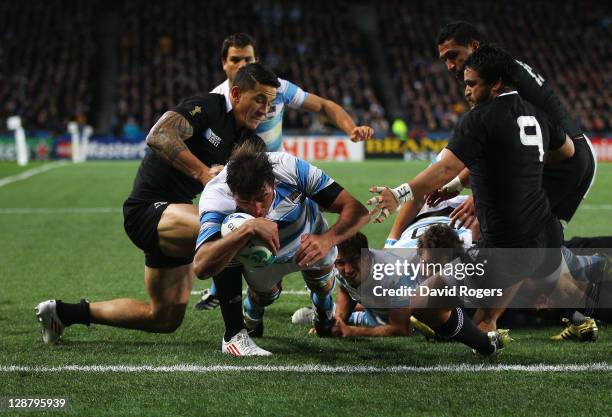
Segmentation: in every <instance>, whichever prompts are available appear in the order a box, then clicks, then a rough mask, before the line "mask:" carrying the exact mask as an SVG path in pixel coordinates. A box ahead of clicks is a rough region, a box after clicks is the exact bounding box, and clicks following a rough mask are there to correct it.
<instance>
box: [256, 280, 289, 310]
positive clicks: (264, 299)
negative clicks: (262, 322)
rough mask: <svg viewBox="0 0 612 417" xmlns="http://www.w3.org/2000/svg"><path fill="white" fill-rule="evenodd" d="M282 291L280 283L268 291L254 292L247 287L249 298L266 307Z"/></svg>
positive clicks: (276, 298)
mask: <svg viewBox="0 0 612 417" xmlns="http://www.w3.org/2000/svg"><path fill="white" fill-rule="evenodd" d="M282 291H283V287H282V286H281V285H277V286H275V287H274V288H272V289H271V290H270V291H269V292H255V291H253V290H252V289H250V288H249V289H248V292H249V298H251V300H253V301H255V303H257V304H258V305H260V306H262V307H267V306H269V305H270V304H272V303H273V302H274V301H276V300H278V298H279V297H280V295H281V292H282Z"/></svg>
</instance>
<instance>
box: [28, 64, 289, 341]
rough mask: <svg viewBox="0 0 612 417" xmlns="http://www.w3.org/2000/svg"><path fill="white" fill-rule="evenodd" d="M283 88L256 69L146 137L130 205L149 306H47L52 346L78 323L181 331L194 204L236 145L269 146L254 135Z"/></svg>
mask: <svg viewBox="0 0 612 417" xmlns="http://www.w3.org/2000/svg"><path fill="white" fill-rule="evenodd" d="M278 87H279V83H278V78H277V76H276V75H275V74H274V73H273V72H272V71H270V70H269V69H267V68H265V67H264V66H263V65H261V64H258V63H254V64H250V65H248V66H245V67H244V68H242V69H241V70H240V71H238V73H237V74H236V79H235V83H234V85H233V87H232V89H231V93H230V95H229V96H220V95H218V94H206V95H204V96H200V97H192V98H188V99H186V100H184V101H182V102H181V103H180V104H179V105H178V106H177V107H175V108H174V109H173V110H171V111H167V112H166V113H164V115H163V116H162V117H161V118H160V119H159V120H158V122H157V123H156V124H155V125H154V126H153V128H152V129H151V131H150V132H149V134H148V136H147V139H146V141H147V144H148V145H149V147H150V148H151V149H150V151H149V152H148V153H147V154H146V156H145V157H144V159H143V161H142V163H141V164H140V168H139V170H138V173H137V174H136V179H135V180H134V186H133V189H132V192H131V194H130V196H129V197H128V199H127V200H126V201H125V203H124V206H123V213H124V226H125V230H126V232H127V235H128V236H129V237H130V239H131V240H132V241H133V242H134V244H135V245H136V246H138V247H139V248H140V249H141V250H142V251H143V252H144V255H145V272H144V278H145V287H146V289H147V292H148V294H149V297H150V302H149V303H146V302H143V301H139V300H133V299H125V298H124V299H116V300H111V301H101V302H93V303H90V302H89V301H86V300H81V302H80V303H77V304H69V303H64V302H62V301H60V300H49V301H45V302H42V303H40V304H39V305H38V306H37V307H36V314H37V316H38V319H39V321H40V322H41V325H42V337H43V341H44V342H45V343H54V342H57V341H58V339H59V338H60V336H61V335H62V332H63V330H64V328H65V327H66V326H70V325H72V324H85V325H89V324H90V323H96V324H105V325H109V326H115V327H122V328H129V329H137V330H143V331H147V332H156V333H170V332H173V331H175V330H176V329H177V328H178V327H179V326H180V324H181V322H182V320H183V317H184V315H185V309H186V306H187V303H188V301H189V297H190V294H191V288H192V284H193V280H194V272H193V266H192V260H193V255H194V244H195V241H196V237H197V235H198V230H199V220H198V219H199V218H198V211H197V208H196V206H194V205H193V204H192V200H193V199H194V198H195V197H196V195H197V194H198V193H200V192H201V191H202V188H203V187H204V185H206V184H207V183H208V181H209V180H210V179H211V178H212V177H213V175H214V172H213V167H214V166H215V165H217V164H225V163H226V161H227V159H228V158H229V156H230V153H231V151H232V149H233V148H234V146H235V145H236V144H240V143H244V142H249V143H250V142H254V143H259V144H260V146H262V147H263V142H262V141H261V139H259V138H257V136H256V135H255V134H254V129H255V128H256V127H257V126H258V125H259V123H261V121H263V120H264V118H265V115H266V114H267V113H268V111H269V109H270V106H271V105H272V102H273V101H274V98H275V96H276V89H277V88H278ZM216 272H219V271H216Z"/></svg>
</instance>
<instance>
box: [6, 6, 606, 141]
mask: <svg viewBox="0 0 612 417" xmlns="http://www.w3.org/2000/svg"><path fill="white" fill-rule="evenodd" d="M101 4H102V3H100V2H95V1H93V2H76V1H70V0H53V1H52V2H51V6H52V7H49V3H48V2H45V3H43V2H27V3H18V4H10V3H2V4H0V23H2V27H3V31H2V35H1V36H2V42H0V60H1V62H2V63H3V65H2V66H0V81H1V82H0V101H1V103H2V105H1V106H0V115H1V116H2V118H3V119H4V118H6V117H8V116H10V115H14V114H19V115H21V116H22V118H23V119H24V124H25V125H26V128H27V129H28V130H51V131H62V132H63V131H64V130H65V126H66V122H67V121H69V120H77V121H78V122H79V123H81V124H84V123H90V124H92V122H94V121H95V119H96V118H95V116H96V115H97V112H98V111H99V110H100V109H99V106H94V102H95V98H96V94H99V92H98V91H96V85H97V84H96V82H97V79H96V76H97V74H98V71H99V68H100V67H99V65H98V64H99V61H100V60H101V59H102V58H101V56H102V55H101V51H100V48H99V45H100V43H101V42H102V40H101V39H100V37H101V35H100V32H101V31H100V30H99V29H100V28H99V26H100V25H101V23H100V21H96V16H97V14H98V13H99V9H100V8H101ZM366 4H367V3H366ZM354 6H355V5H354V4H353V3H351V2H347V1H339V2H331V3H330V2H327V3H321V2H315V3H313V4H309V5H308V6H306V5H304V4H303V3H300V2H292V1H283V0H267V1H262V2H248V1H244V0H237V1H235V2H233V3H232V7H231V8H230V7H227V5H226V4H225V3H223V2H220V1H209V2H207V3H206V10H205V11H204V10H203V9H202V4H201V3H200V2H197V1H194V0H179V1H177V2H173V3H172V4H170V3H167V2H161V1H150V2H145V1H143V0H129V1H126V2H123V3H122V5H121V6H120V9H119V11H118V12H117V14H116V15H117V17H118V19H119V25H118V26H119V28H120V30H119V33H118V35H117V36H118V47H117V74H116V79H117V82H116V84H115V85H116V91H115V92H114V97H115V99H114V101H113V103H114V107H115V111H114V117H115V120H114V121H113V123H112V124H113V126H114V133H117V134H121V132H122V131H125V132H134V131H135V132H139V131H140V132H144V131H147V130H148V129H149V128H150V127H151V126H152V125H153V123H154V121H155V120H157V119H158V118H159V116H161V114H162V112H163V110H164V109H167V108H170V107H172V106H173V105H175V104H176V103H177V102H178V101H179V100H180V98H182V97H186V96H190V95H193V94H197V93H200V92H204V91H209V90H211V89H212V88H213V87H214V86H216V85H218V84H219V83H220V82H221V81H223V80H224V73H223V71H222V68H221V64H220V50H219V45H220V44H221V41H222V40H223V38H225V37H226V36H227V35H228V34H230V33H234V32H247V33H251V34H253V35H254V36H255V37H256V39H257V41H258V43H259V52H260V57H259V58H260V59H261V61H262V62H264V63H266V64H267V65H268V66H270V67H271V68H273V69H274V70H275V71H276V73H277V74H278V75H279V76H280V77H282V78H285V79H287V80H290V81H292V82H294V83H296V84H297V85H299V86H300V87H302V88H303V89H304V90H305V91H312V92H315V93H316V94H318V95H320V96H322V97H325V98H329V99H331V100H333V101H335V102H337V103H338V104H340V105H342V106H343V107H344V108H345V109H347V111H348V112H349V114H350V115H351V116H352V117H353V118H354V119H355V120H356V121H357V122H358V123H359V124H366V125H371V126H372V127H374V129H375V130H376V132H377V133H378V135H381V134H382V135H384V134H386V133H387V131H388V130H389V123H390V122H391V121H392V120H391V119H392V115H391V114H390V111H389V103H385V102H384V100H383V99H382V97H383V96H385V95H384V94H382V93H383V92H382V91H381V89H382V88H383V87H382V86H383V84H384V83H381V82H378V81H379V80H376V77H379V76H380V74H379V73H377V72H376V71H375V70H374V68H375V65H373V64H375V63H373V62H372V60H373V58H372V53H371V51H370V50H369V49H368V45H371V44H372V43H371V42H365V41H366V37H367V36H373V35H372V34H365V33H364V32H363V30H362V29H359V28H358V27H357V24H356V22H355V20H354V19H352V18H351V16H352V15H353V11H354V10H353V7H354ZM376 12H377V14H378V16H377V19H376V23H377V31H375V32H373V33H374V34H376V36H377V37H378V41H379V44H380V45H382V46H384V55H385V56H386V59H387V63H386V65H387V66H388V67H389V68H390V74H391V77H392V82H391V85H392V86H393V91H391V92H390V93H391V96H393V95H395V96H396V97H395V98H396V99H397V101H398V102H399V104H400V113H401V114H400V115H399V116H400V117H401V118H402V119H403V120H405V122H406V123H407V124H408V126H409V127H410V128H411V129H415V128H416V129H425V130H427V131H440V130H443V131H448V130H450V129H451V128H452V127H453V126H454V124H455V123H456V122H457V120H458V118H459V116H460V115H461V114H462V113H464V112H465V111H466V110H467V104H466V102H465V100H464V98H463V91H462V88H461V87H460V86H459V85H457V83H455V82H454V80H452V79H451V76H449V75H448V74H446V71H445V68H444V64H443V63H442V62H441V61H440V60H439V58H438V52H437V49H436V44H435V43H436V42H435V36H436V31H437V28H439V27H440V26H441V25H442V24H444V23H446V22H448V21H450V20H455V19H465V20H469V21H472V22H476V23H477V25H478V27H479V28H480V29H481V30H482V31H483V32H484V33H485V34H486V35H487V37H488V38H489V40H490V41H492V42H496V43H499V44H501V45H504V46H505V47H506V48H507V49H508V50H509V51H510V52H511V53H513V54H514V55H515V56H516V57H517V58H519V59H524V60H525V62H529V63H531V65H534V66H535V69H536V70H537V71H538V72H539V73H541V74H542V75H543V76H544V77H545V78H546V79H547V80H548V81H550V82H552V83H553V85H554V87H555V89H556V90H557V91H558V92H559V96H560V97H562V100H563V104H564V105H565V106H566V107H567V108H569V109H571V111H572V113H573V114H574V115H576V117H578V118H579V119H580V122H581V124H582V125H583V127H584V129H585V130H586V131H587V132H590V133H605V132H609V131H612V112H611V106H612V95H611V94H612V93H610V88H609V85H610V82H611V79H610V77H611V75H610V74H612V62H611V61H610V59H609V51H608V50H609V46H608V43H609V42H608V41H607V39H610V30H611V29H610V24H611V23H612V16H611V15H610V13H609V10H608V9H606V8H605V5H604V4H603V3H600V2H597V1H594V0H586V1H583V2H577V1H569V2H564V3H563V4H562V5H560V6H559V7H556V8H555V13H554V14H551V13H550V3H549V2H546V1H543V0H538V1H535V2H528V3H526V2H519V1H508V2H494V3H490V2H487V1H484V0H476V1H473V2H471V3H470V5H469V7H462V8H458V7H456V6H455V4H454V3H453V2H450V1H448V0H435V1H431V2H402V1H399V0H390V1H385V2H383V3H380V5H376ZM221 17H222V18H221ZM542 22H547V24H542ZM553 45H554V46H553ZM387 93H389V92H387ZM387 95H388V94H387ZM285 127H286V128H287V129H294V130H299V131H301V132H311V133H324V132H327V131H329V130H330V127H329V125H327V124H326V123H325V121H324V120H320V118H318V117H314V116H313V115H311V114H308V113H298V112H295V111H293V110H289V111H288V112H287V115H286V118H285ZM124 128H125V129H124Z"/></svg>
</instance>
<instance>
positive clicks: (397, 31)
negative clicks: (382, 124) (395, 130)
mask: <svg viewBox="0 0 612 417" xmlns="http://www.w3.org/2000/svg"><path fill="white" fill-rule="evenodd" d="M550 7H551V4H550V2H547V1H530V2H520V1H506V2H488V1H484V0H482V1H481V0H477V1H473V2H470V7H457V5H456V3H454V2H450V1H447V0H434V1H428V2H402V1H399V0H392V1H386V2H383V3H381V7H380V19H379V27H380V29H381V32H382V37H383V42H384V44H385V45H386V46H387V48H388V49H387V50H388V55H389V64H390V67H391V69H392V74H393V75H392V76H393V81H394V85H395V86H396V88H397V91H398V92H399V95H400V97H399V98H400V102H401V106H402V109H403V111H404V115H403V116H404V118H405V119H406V120H407V122H408V123H409V124H414V125H419V126H421V127H423V128H426V129H428V130H430V131H431V130H449V129H451V128H452V127H453V126H454V124H455V123H456V121H457V119H458V116H459V115H460V114H462V113H463V112H465V110H467V107H466V103H465V100H464V98H463V91H462V89H461V88H459V87H458V86H457V83H455V82H454V80H453V79H452V78H451V77H450V76H448V75H446V74H445V72H446V71H445V68H444V64H443V63H442V62H441V61H440V60H439V59H438V51H437V49H436V45H435V39H436V34H437V31H438V28H440V27H441V26H442V25H444V24H445V23H447V22H448V21H451V20H458V19H459V20H467V21H470V22H478V24H477V25H478V27H479V29H480V30H481V31H482V32H483V33H485V35H486V36H487V37H488V39H489V41H490V42H493V43H496V44H499V45H503V46H504V47H505V48H507V49H508V51H509V52H510V53H512V54H513V55H514V56H515V57H516V58H517V59H519V60H524V61H525V62H529V63H530V65H534V66H535V68H534V69H535V70H536V71H537V72H539V73H540V74H542V75H543V76H544V78H547V80H548V81H550V82H552V83H553V85H554V87H555V89H556V90H557V91H558V93H559V96H560V97H561V99H562V101H563V104H564V106H565V107H566V108H568V109H571V111H572V113H574V114H575V115H576V116H577V117H579V118H580V122H581V123H582V125H583V127H584V129H585V130H586V131H587V132H594V133H601V132H609V131H610V130H612V112H611V111H610V110H611V109H612V95H611V93H610V89H609V86H610V83H611V82H612V78H611V77H612V76H611V74H612V61H610V59H609V46H608V43H609V42H608V41H606V39H610V31H611V28H610V25H611V23H612V16H610V14H609V10H608V11H607V12H606V9H605V7H604V6H603V4H601V3H599V2H597V1H592V0H588V1H584V2H573V1H570V2H564V3H563V4H562V5H560V7H558V8H556V9H555V13H550ZM543 22H546V24H543Z"/></svg>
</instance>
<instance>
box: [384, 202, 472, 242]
mask: <svg viewBox="0 0 612 417" xmlns="http://www.w3.org/2000/svg"><path fill="white" fill-rule="evenodd" d="M467 197H468V196H465V195H459V196H457V197H455V198H451V199H449V200H446V201H443V202H441V203H440V204H438V205H437V206H436V207H429V206H428V205H427V204H426V205H425V206H423V208H422V209H421V211H419V214H418V215H417V218H418V217H422V216H426V217H423V218H421V219H419V220H418V221H416V222H414V223H412V224H410V225H409V226H408V227H407V228H406V230H404V231H403V232H402V235H401V236H400V238H399V239H398V240H397V242H395V244H393V245H392V246H391V247H392V248H416V247H417V243H418V240H419V237H420V236H421V235H422V234H423V233H425V231H426V230H427V229H428V228H429V227H430V226H433V225H434V224H445V225H447V226H450V223H451V219H450V217H448V215H440V216H436V215H435V213H437V212H446V213H448V212H449V211H451V210H454V209H456V208H457V207H459V205H461V203H463V202H464V201H465V200H466V199H467ZM428 214H429V215H428ZM455 232H456V233H457V235H458V236H459V239H461V240H463V247H464V248H466V249H467V248H470V247H471V246H472V231H471V230H470V229H466V228H465V227H463V226H462V227H460V228H459V229H455Z"/></svg>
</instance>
